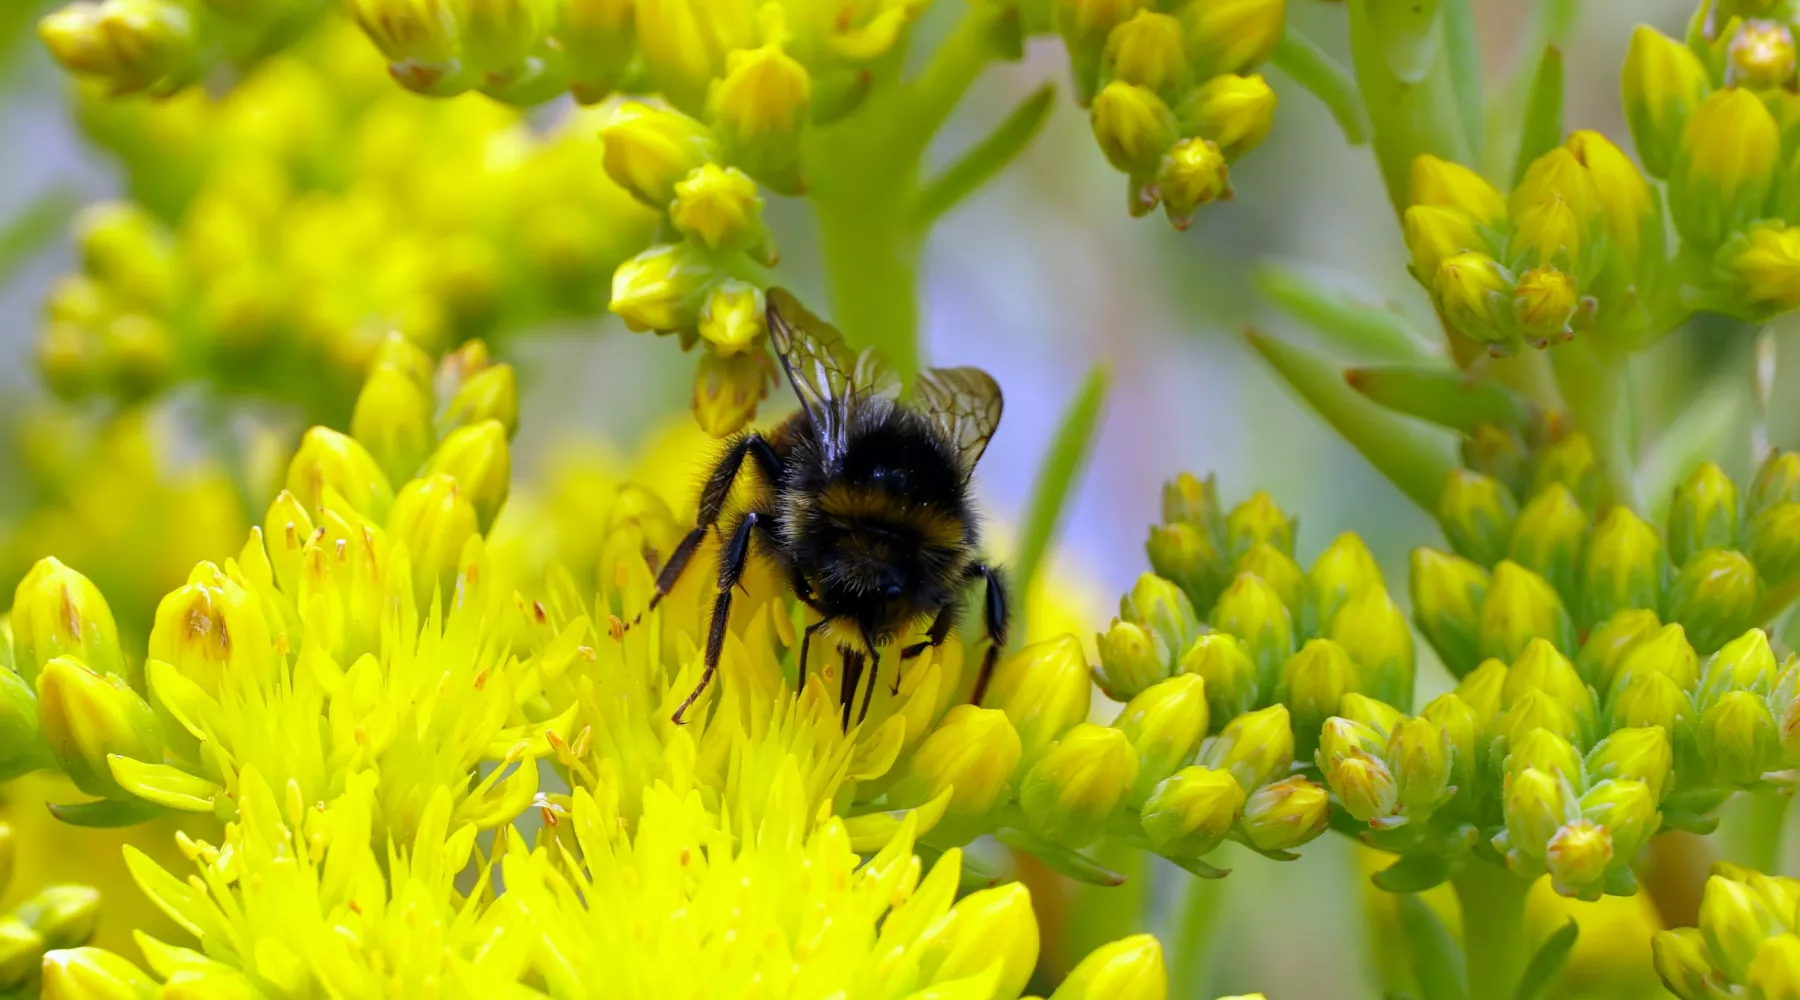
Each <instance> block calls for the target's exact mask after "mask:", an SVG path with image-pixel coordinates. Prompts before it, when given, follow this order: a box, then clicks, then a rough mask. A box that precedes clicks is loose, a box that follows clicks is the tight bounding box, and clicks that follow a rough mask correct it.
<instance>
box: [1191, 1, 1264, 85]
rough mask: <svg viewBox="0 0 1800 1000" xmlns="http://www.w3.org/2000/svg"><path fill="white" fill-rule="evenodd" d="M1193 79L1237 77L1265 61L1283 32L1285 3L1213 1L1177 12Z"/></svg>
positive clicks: (1196, 4)
mask: <svg viewBox="0 0 1800 1000" xmlns="http://www.w3.org/2000/svg"><path fill="white" fill-rule="evenodd" d="M1181 19H1182V24H1183V25H1184V26H1185V27H1186V28H1187V52H1188V58H1189V59H1191V60H1193V64H1194V75H1195V76H1196V77H1201V78H1204V77H1209V76H1216V75H1218V74H1220V73H1241V72H1243V71H1244V70H1247V69H1249V68H1250V67H1252V66H1255V65H1256V64H1257V63H1260V62H1262V61H1264V60H1266V59H1268V58H1269V56H1270V55H1271V54H1272V53H1273V52H1274V51H1275V45H1276V43H1278V42H1280V41H1281V36H1282V33H1283V32H1284V31H1285V30H1286V28H1287V0H1213V2H1211V3H1194V4H1187V5H1184V6H1183V7H1182V8H1181Z"/></svg>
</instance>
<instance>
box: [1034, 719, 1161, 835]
mask: <svg viewBox="0 0 1800 1000" xmlns="http://www.w3.org/2000/svg"><path fill="white" fill-rule="evenodd" d="M1137 771H1138V760H1137V753H1136V752H1135V751H1134V750H1133V749H1132V748H1131V743H1130V741H1129V740H1128V739H1127V738H1126V735H1125V734H1124V733H1123V732H1121V731H1119V730H1117V729H1112V728H1110V727H1107V726H1097V725H1095V724H1093V723H1091V722H1083V723H1081V724H1080V725H1078V726H1076V727H1075V728H1073V729H1071V730H1069V731H1068V732H1067V733H1064V734H1063V736H1062V738H1061V739H1059V740H1057V741H1056V742H1055V743H1054V744H1052V745H1051V746H1050V748H1049V749H1048V750H1047V751H1046V752H1045V753H1044V755H1043V757H1042V758H1041V759H1039V760H1038V762H1037V763H1036V764H1034V765H1032V767H1031V770H1029V771H1027V772H1026V774H1025V779H1024V780H1023V781H1021V782H1020V783H1019V806H1020V807H1021V808H1022V809H1024V810H1025V816H1026V818H1027V819H1029V820H1030V821H1031V824H1032V826H1033V828H1035V829H1036V830H1037V832H1039V833H1041V834H1043V835H1044V836H1045V837H1047V838H1048V839H1050V840H1052V841H1055V842H1056V843H1059V844H1063V845H1065V846H1068V847H1082V846H1084V845H1086V844H1088V843H1090V842H1092V841H1093V839H1094V838H1095V837H1098V836H1099V835H1100V834H1101V833H1102V832H1103V831H1104V830H1105V829H1106V824H1107V823H1108V822H1109V821H1111V819H1112V817H1113V816H1114V815H1116V814H1117V813H1118V812H1119V811H1120V810H1122V809H1124V808H1125V806H1126V805H1127V803H1128V802H1129V801H1130V798H1131V791H1132V786H1133V785H1134V784H1135V783H1136V781H1137Z"/></svg>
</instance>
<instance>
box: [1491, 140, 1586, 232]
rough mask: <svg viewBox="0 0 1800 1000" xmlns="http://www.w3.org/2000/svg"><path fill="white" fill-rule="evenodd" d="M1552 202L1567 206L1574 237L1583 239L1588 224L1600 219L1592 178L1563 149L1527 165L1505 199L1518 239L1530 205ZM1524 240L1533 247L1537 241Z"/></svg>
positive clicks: (1572, 153) (1523, 230)
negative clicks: (1556, 201)
mask: <svg viewBox="0 0 1800 1000" xmlns="http://www.w3.org/2000/svg"><path fill="white" fill-rule="evenodd" d="M1555 200H1560V201H1561V202H1563V204H1564V205H1566V206H1567V207H1568V211H1569V214H1570V215H1571V216H1572V217H1573V221H1572V223H1571V228H1573V229H1574V230H1575V231H1576V233H1577V235H1578V236H1585V235H1586V233H1587V231H1588V227H1589V225H1590V224H1592V223H1593V222H1594V220H1596V219H1598V218H1599V217H1600V194H1599V192H1598V191H1596V190H1595V188H1594V179H1593V178H1592V177H1591V176H1589V174H1588V172H1587V169H1586V168H1585V167H1583V166H1582V165H1581V161H1580V160H1578V159H1576V158H1575V154H1574V152H1572V151H1571V150H1569V149H1568V148H1567V147H1563V146H1558V147H1556V148H1555V149H1552V150H1551V151H1549V152H1548V153H1545V154H1544V155H1542V156H1540V157H1538V158H1537V159H1535V160H1533V161H1532V162H1531V166H1529V167H1527V168H1526V170H1525V176H1524V177H1521V178H1520V179H1519V183H1518V185H1517V186H1515V187H1514V188H1513V191H1512V194H1511V195H1510V196H1509V200H1508V205H1507V208H1508V210H1509V211H1510V212H1511V213H1512V215H1513V218H1514V219H1515V221H1516V222H1517V225H1518V228H1519V230H1520V235H1521V236H1522V237H1524V236H1525V233H1526V232H1527V230H1528V228H1529V227H1528V225H1527V222H1526V219H1525V216H1526V214H1527V213H1528V212H1530V211H1531V210H1532V208H1533V207H1534V206H1540V205H1542V204H1543V203H1545V202H1550V201H1555ZM1525 238H1526V239H1527V242H1530V243H1533V244H1537V243H1539V242H1540V241H1538V240H1532V239H1531V238H1530V237H1525ZM1547 252H1548V251H1546V253H1547ZM1575 253H1576V244H1575V243H1573V242H1571V243H1570V244H1569V254H1570V256H1571V257H1573V256H1574V255H1575ZM1546 259H1547V257H1546Z"/></svg>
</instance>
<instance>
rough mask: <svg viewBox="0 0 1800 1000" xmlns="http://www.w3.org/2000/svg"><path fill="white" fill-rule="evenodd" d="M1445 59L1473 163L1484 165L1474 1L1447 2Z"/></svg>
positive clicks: (1484, 129) (1484, 120)
mask: <svg viewBox="0 0 1800 1000" xmlns="http://www.w3.org/2000/svg"><path fill="white" fill-rule="evenodd" d="M1444 56H1445V59H1446V61H1447V62H1449V64H1450V89H1451V91H1452V92H1454V93H1455V94H1456V110H1457V116H1458V117H1459V118H1461V119H1462V124H1463V136H1464V140H1465V141H1466V142H1468V144H1469V155H1470V159H1469V162H1470V163H1480V162H1481V150H1482V147H1483V146H1484V145H1485V144H1486V132H1487V112H1486V111H1484V110H1483V109H1482V93H1481V44H1480V42H1478V41H1477V40H1476V38H1475V9H1474V3H1473V0H1444Z"/></svg>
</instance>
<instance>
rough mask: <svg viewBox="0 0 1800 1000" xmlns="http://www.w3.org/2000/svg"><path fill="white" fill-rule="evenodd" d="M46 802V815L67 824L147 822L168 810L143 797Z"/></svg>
mask: <svg viewBox="0 0 1800 1000" xmlns="http://www.w3.org/2000/svg"><path fill="white" fill-rule="evenodd" d="M49 805H50V815H52V816H55V817H56V818H57V819H60V820H62V821H63V822H64V823H67V824H69V825H70V826H92V827H117V826H136V825H138V824H139V823H148V822H149V821H151V820H153V819H155V818H156V817H158V816H162V815H165V814H166V813H167V812H168V810H167V809H166V808H164V807H163V806H160V805H158V804H157V803H155V802H151V801H149V800H147V799H95V800H94V801H92V802H70V803H66V804H64V803H57V802H52V803H50V804H49Z"/></svg>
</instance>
